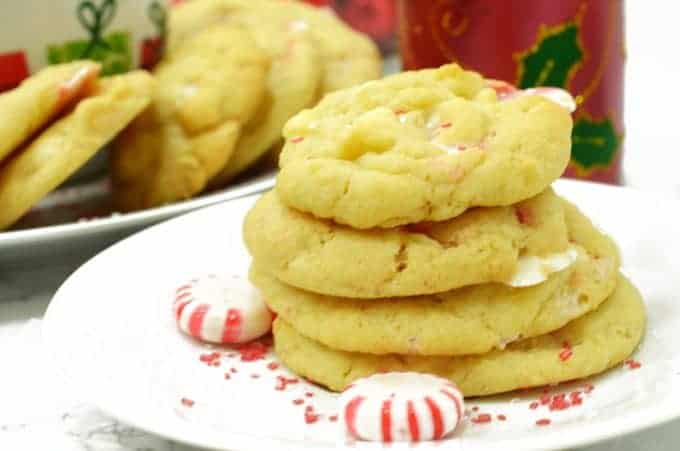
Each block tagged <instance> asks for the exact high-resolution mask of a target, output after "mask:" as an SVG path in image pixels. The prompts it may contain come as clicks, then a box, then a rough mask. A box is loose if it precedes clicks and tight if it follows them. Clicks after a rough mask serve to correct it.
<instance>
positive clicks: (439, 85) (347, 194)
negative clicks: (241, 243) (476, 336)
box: [277, 65, 572, 229]
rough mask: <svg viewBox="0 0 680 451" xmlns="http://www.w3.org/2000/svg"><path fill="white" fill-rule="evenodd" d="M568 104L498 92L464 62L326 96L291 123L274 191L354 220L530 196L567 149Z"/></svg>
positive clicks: (376, 220)
mask: <svg viewBox="0 0 680 451" xmlns="http://www.w3.org/2000/svg"><path fill="white" fill-rule="evenodd" d="M571 127H572V122H571V117H570V115H569V111H568V110H567V109H565V108H563V107H561V106H560V105H558V104H557V103H555V102H552V101H550V100H547V99H546V98H544V97H542V96H539V95H526V96H521V95H518V96H512V97H509V98H508V99H507V100H503V101H501V100H499V98H498V96H497V95H496V92H495V90H494V89H492V88H491V87H489V86H488V85H487V82H486V81H485V80H484V79H483V78H482V77H481V76H480V75H479V74H477V73H475V72H468V71H464V70H462V69H461V68H460V67H459V66H457V65H447V66H442V67H441V68H439V69H428V70H423V71H418V72H405V73H402V74H398V75H394V76H391V77H387V78H385V79H383V80H379V81H373V82H368V83H365V84H364V85H361V86H357V87H354V88H350V89H348V90H344V91H340V92H337V93H333V94H331V95H328V96H327V97H326V98H325V99H324V100H323V101H321V102H320V103H319V105H317V106H316V107H315V108H312V109H309V110H305V111H303V112H301V113H299V114H298V115H297V116H295V117H293V118H292V119H291V120H290V121H289V122H288V123H287V124H286V127H285V129H284V137H285V138H286V139H287V142H286V144H285V146H284V148H283V152H282V154H281V159H280V165H281V172H280V174H279V177H278V182H277V190H278V193H279V195H280V197H281V200H282V201H283V202H284V203H285V204H287V205H288V206H290V207H293V208H296V209H298V210H301V211H305V212H309V213H312V214H314V215H315V216H317V217H321V218H330V219H333V220H335V221H336V222H339V223H342V224H347V225H350V226H352V227H354V228H360V229H367V228H372V227H393V226H397V225H403V224H409V223H416V222H420V221H442V220H446V219H450V218H453V217H455V216H457V215H459V214H460V213H462V212H463V211H465V210H466V209H467V208H470V207H475V206H505V205H510V204H514V203H517V202H519V201H521V200H524V199H527V198H529V197H532V196H535V195H536V194H538V193H540V192H541V191H543V190H545V189H546V188H547V187H548V185H550V183H551V182H552V181H553V180H555V179H556V178H558V177H559V176H560V175H561V174H562V172H563V171H564V169H565V168H566V165H567V163H568V161H569V156H570V149H571Z"/></svg>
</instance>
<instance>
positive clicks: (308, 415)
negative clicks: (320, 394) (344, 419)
mask: <svg viewBox="0 0 680 451" xmlns="http://www.w3.org/2000/svg"><path fill="white" fill-rule="evenodd" d="M303 402H304V401H303ZM319 417H320V416H319V414H318V413H316V412H314V407H313V406H306V407H305V423H307V424H314V423H316V422H317V421H319Z"/></svg>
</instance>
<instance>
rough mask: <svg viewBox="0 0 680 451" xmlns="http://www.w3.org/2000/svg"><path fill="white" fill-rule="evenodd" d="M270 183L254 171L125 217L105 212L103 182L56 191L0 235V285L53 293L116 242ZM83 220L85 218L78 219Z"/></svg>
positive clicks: (107, 207)
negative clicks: (210, 189) (37, 287)
mask: <svg viewBox="0 0 680 451" xmlns="http://www.w3.org/2000/svg"><path fill="white" fill-rule="evenodd" d="M273 184H274V172H273V171H271V170H269V171H266V172H262V171H260V173H259V174H253V176H252V177H249V178H247V179H243V180H242V181H241V182H238V183H236V184H235V185H233V186H230V187H229V188H226V189H224V190H221V191H217V192H214V193H210V194H205V195H202V196H200V197H197V198H195V199H190V200H187V201H184V202H178V203H175V204H172V205H168V206H165V207H158V208H150V209H148V210H144V211H140V212H135V213H128V214H111V212H110V208H111V195H110V194H111V193H110V188H109V184H108V180H101V181H96V182H92V183H89V184H84V185H78V186H72V187H65V188H61V189H59V190H57V191H56V192H54V193H52V194H50V195H49V196H47V197H46V198H45V199H44V200H43V201H42V202H40V204H38V205H37V206H36V207H35V208H33V209H32V210H31V212H30V213H29V214H28V215H26V216H25V217H24V218H23V219H22V220H21V221H20V223H19V224H17V226H16V228H15V229H13V230H11V231H6V232H2V231H0V268H2V272H1V274H0V284H1V282H2V279H4V280H7V281H8V282H11V283H12V285H28V286H30V287H33V291H35V289H34V287H35V281H36V279H37V280H43V281H46V280H47V279H50V280H51V281H56V284H54V282H45V283H42V284H41V285H42V286H41V289H43V290H49V291H50V292H51V291H54V290H55V289H56V288H57V286H58V283H61V282H62V281H63V280H64V279H65V278H66V276H67V275H68V274H70V273H71V272H72V271H73V270H75V269H76V268H77V267H78V266H80V265H81V264H82V263H83V262H85V261H87V259H89V258H91V257H92V256H93V255H95V254H96V253H98V252H99V251H101V250H102V249H105V248H107V247H108V246H110V245H111V244H113V243H115V242H116V241H118V240H120V239H122V238H125V237H127V236H129V235H132V234H133V233H135V232H138V231H139V230H142V229H143V228H146V227H148V226H150V225H153V224H157V223H159V222H161V221H164V220H166V219H169V218H173V217H175V216H179V215H182V214H184V213H187V212H189V211H192V210H196V209H199V208H203V207H206V206H208V205H214V204H217V203H220V202H224V201H227V200H231V199H237V198H239V197H243V196H247V195H250V194H255V193H259V192H262V191H264V190H267V189H270V188H271V187H272V186H273ZM93 216H94V217H93ZM83 217H88V218H90V219H87V220H84V219H79V218H83ZM1 298H2V296H1V295H0V299H1Z"/></svg>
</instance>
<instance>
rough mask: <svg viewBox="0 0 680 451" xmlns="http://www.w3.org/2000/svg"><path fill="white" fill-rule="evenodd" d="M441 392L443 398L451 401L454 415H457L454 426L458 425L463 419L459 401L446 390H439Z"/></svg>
mask: <svg viewBox="0 0 680 451" xmlns="http://www.w3.org/2000/svg"><path fill="white" fill-rule="evenodd" d="M441 392H442V394H444V396H446V397H447V398H449V399H451V401H453V403H454V404H455V406H456V413H457V414H458V419H457V420H456V424H458V423H459V422H460V420H461V418H463V406H461V405H460V399H458V397H457V396H454V394H453V393H451V392H448V391H446V390H441Z"/></svg>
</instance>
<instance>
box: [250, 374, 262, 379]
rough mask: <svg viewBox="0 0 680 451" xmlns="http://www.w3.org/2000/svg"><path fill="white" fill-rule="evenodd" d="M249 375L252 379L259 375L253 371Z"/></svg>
mask: <svg viewBox="0 0 680 451" xmlns="http://www.w3.org/2000/svg"><path fill="white" fill-rule="evenodd" d="M250 377H251V378H253V379H257V378H259V377H260V375H259V374H257V373H253V374H251V375H250Z"/></svg>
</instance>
